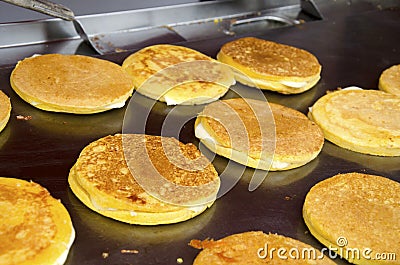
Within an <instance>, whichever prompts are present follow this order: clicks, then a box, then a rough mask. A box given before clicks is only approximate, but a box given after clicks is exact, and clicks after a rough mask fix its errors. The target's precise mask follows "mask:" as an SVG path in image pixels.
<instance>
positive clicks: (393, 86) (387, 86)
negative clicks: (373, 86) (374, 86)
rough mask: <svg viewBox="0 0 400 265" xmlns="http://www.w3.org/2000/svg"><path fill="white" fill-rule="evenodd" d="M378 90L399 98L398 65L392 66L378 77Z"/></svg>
mask: <svg viewBox="0 0 400 265" xmlns="http://www.w3.org/2000/svg"><path fill="white" fill-rule="evenodd" d="M378 87H379V89H380V90H382V91H385V92H388V93H391V94H394V95H397V96H400V64H398V65H393V66H391V67H389V68H388V69H386V70H385V71H383V72H382V74H381V76H380V77H379V84H378Z"/></svg>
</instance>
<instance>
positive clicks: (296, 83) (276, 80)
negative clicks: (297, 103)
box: [217, 37, 322, 94]
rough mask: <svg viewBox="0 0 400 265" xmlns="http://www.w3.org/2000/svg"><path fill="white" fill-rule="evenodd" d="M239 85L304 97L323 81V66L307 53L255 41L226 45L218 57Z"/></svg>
mask: <svg viewBox="0 0 400 265" xmlns="http://www.w3.org/2000/svg"><path fill="white" fill-rule="evenodd" d="M217 59H218V60H219V61H220V62H223V63H225V64H228V65H230V66H232V67H233V68H236V69H238V70H239V71H235V78H236V80H237V81H239V82H241V83H243V84H246V85H249V86H257V87H258V88H260V89H266V90H272V91H277V92H279V93H283V94H297V93H302V92H304V91H306V90H308V89H310V88H312V87H313V86H314V85H315V84H316V83H317V82H318V80H319V79H320V73H321V68H322V67H321V65H320V64H319V62H318V59H317V58H316V57H315V56H314V55H313V54H311V53H310V52H308V51H305V50H303V49H299V48H296V47H293V46H288V45H284V44H280V43H276V42H272V41H267V40H263V39H258V38H254V37H246V38H240V39H237V40H234V41H231V42H228V43H226V44H224V45H223V46H222V47H221V50H220V51H219V53H218V55H217Z"/></svg>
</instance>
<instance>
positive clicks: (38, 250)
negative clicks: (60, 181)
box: [0, 178, 75, 265]
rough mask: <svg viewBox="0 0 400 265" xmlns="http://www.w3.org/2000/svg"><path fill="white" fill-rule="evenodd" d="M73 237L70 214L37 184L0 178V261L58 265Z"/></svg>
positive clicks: (11, 264)
mask: <svg viewBox="0 0 400 265" xmlns="http://www.w3.org/2000/svg"><path fill="white" fill-rule="evenodd" d="M74 239H75V231H74V228H73V225H72V222H71V218H70V216H69V213H68V212H67V210H66V209H65V207H64V206H63V205H62V204H61V202H60V201H59V200H57V199H55V198H53V197H52V196H51V195H50V194H49V192H48V191H47V190H46V189H45V188H43V187H41V186H40V185H39V184H36V183H33V182H28V181H24V180H19V179H15V178H0V241H1V244H2V246H1V248H0V264H1V265H61V264H64V262H65V260H66V259H67V256H68V253H69V250H70V247H71V245H72V243H73V241H74Z"/></svg>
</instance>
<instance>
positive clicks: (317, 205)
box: [303, 172, 400, 265]
mask: <svg viewBox="0 0 400 265" xmlns="http://www.w3.org/2000/svg"><path fill="white" fill-rule="evenodd" d="M303 218H304V221H305V223H306V225H307V226H308V228H309V230H310V232H311V234H312V235H313V236H314V237H316V238H317V239H318V240H319V241H320V242H321V243H322V244H324V245H325V246H326V247H328V248H330V249H331V250H332V251H335V252H337V253H338V255H340V256H342V258H344V259H347V260H348V261H349V262H351V263H354V264H371V265H372V264H374V265H376V264H399V260H397V261H396V259H393V255H395V256H394V257H397V259H398V257H399V255H400V183H398V182H396V181H393V180H390V179H388V178H385V177H382V176H376V175H369V174H363V173H356V172H354V173H345V174H338V175H336V176H333V177H331V178H328V179H325V180H323V181H321V182H319V183H317V184H316V185H315V186H313V187H312V188H311V189H310V191H309V192H308V193H307V196H306V198H305V202H304V206H303ZM383 253H385V254H384V255H387V254H388V253H393V254H392V256H391V257H392V258H390V257H389V256H387V257H388V258H387V259H385V258H382V259H379V256H376V255H377V254H378V255H379V254H383ZM382 257H383V256H382Z"/></svg>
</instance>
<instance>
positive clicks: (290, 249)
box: [189, 231, 335, 265]
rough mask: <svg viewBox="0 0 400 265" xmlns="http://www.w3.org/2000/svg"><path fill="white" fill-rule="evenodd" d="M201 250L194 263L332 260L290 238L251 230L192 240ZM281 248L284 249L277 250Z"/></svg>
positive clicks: (204, 264) (290, 262)
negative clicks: (220, 237)
mask: <svg viewBox="0 0 400 265" xmlns="http://www.w3.org/2000/svg"><path fill="white" fill-rule="evenodd" d="M189 245H191V246H192V247H195V248H198V249H202V251H201V252H200V253H199V254H198V255H197V257H196V258H195V260H194V262H193V265H209V264H212V265H224V264H254V265H256V264H299V265H300V264H327V265H328V264H330V265H334V264H335V263H334V262H333V261H332V260H330V259H329V258H327V257H326V256H324V255H322V254H321V252H320V251H319V250H317V249H315V248H313V247H312V246H310V245H308V244H305V243H303V242H301V241H298V240H295V239H292V238H290V237H286V236H282V235H277V234H265V233H263V232H262V231H251V232H244V233H240V234H234V235H230V236H227V237H225V238H222V239H219V240H217V241H214V240H204V241H199V240H192V241H191V242H190V243H189ZM279 249H282V250H285V251H279V254H278V250H279Z"/></svg>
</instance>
